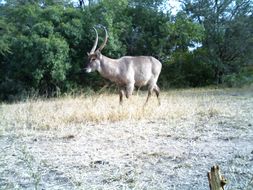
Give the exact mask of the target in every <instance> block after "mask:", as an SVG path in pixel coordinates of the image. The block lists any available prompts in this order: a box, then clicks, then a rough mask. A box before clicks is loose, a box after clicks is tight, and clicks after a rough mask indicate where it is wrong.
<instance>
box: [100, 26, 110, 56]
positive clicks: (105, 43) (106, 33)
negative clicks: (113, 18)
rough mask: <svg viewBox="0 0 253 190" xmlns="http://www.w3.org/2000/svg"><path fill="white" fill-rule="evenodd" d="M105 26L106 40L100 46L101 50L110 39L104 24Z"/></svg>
mask: <svg viewBox="0 0 253 190" xmlns="http://www.w3.org/2000/svg"><path fill="white" fill-rule="evenodd" d="M103 28H104V31H105V40H104V42H103V44H102V45H101V46H100V47H99V48H98V50H99V51H102V49H104V47H105V45H106V42H107V40H108V33H107V30H106V28H105V27H104V26H103Z"/></svg>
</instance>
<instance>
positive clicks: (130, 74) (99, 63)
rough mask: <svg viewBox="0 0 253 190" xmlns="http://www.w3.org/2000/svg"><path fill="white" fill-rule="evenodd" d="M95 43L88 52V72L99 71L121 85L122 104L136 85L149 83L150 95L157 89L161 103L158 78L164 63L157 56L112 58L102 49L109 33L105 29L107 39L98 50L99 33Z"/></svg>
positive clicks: (140, 85)
mask: <svg viewBox="0 0 253 190" xmlns="http://www.w3.org/2000/svg"><path fill="white" fill-rule="evenodd" d="M93 29H94V30H95V33H96V40H95V42H94V45H93V47H92V49H91V51H90V53H88V59H89V63H88V65H87V67H86V68H85V70H86V72H87V73H90V72H92V71H98V72H99V73H100V74H101V75H102V76H103V77H104V78H107V79H109V80H111V81H112V82H115V83H116V84H117V85H118V87H119V99H120V104H122V102H123V96H124V95H125V96H126V98H128V97H129V96H130V95H132V93H133V90H134V87H135V86H136V87H142V86H145V85H148V97H147V99H146V103H147V102H148V100H149V97H150V96H151V94H152V91H155V93H156V96H157V99H158V103H159V105H160V99H159V92H160V89H159V87H158V86H157V84H156V83H157V80H158V77H159V75H160V72H161V69H162V64H161V62H160V61H158V60H157V59H156V58H154V57H151V56H124V57H121V58H119V59H111V58H109V57H106V56H104V55H102V54H101V51H102V50H103V48H104V47H105V45H106V42H107V40H108V33H107V30H106V28H105V27H104V30H105V39H104V42H103V44H102V45H101V46H100V47H99V48H98V49H97V50H96V48H97V44H98V33H97V30H96V29H95V28H93ZM146 103H145V104H146Z"/></svg>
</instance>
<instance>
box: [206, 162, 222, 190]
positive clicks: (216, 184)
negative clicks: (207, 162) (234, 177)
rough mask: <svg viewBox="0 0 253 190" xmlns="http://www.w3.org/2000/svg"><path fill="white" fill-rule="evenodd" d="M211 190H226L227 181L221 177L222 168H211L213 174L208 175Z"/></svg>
mask: <svg viewBox="0 0 253 190" xmlns="http://www.w3.org/2000/svg"><path fill="white" fill-rule="evenodd" d="M207 176H208V181H209V187H210V190H224V186H225V185H226V184H227V180H226V179H225V178H224V176H221V175H220V168H219V166H218V165H216V166H213V167H212V168H211V172H208V173H207Z"/></svg>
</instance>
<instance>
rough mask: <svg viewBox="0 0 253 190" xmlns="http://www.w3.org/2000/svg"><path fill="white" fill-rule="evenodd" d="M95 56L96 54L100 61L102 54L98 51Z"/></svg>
mask: <svg viewBox="0 0 253 190" xmlns="http://www.w3.org/2000/svg"><path fill="white" fill-rule="evenodd" d="M95 54H96V56H97V58H99V59H100V58H101V53H100V51H98V50H97V51H96V52H95Z"/></svg>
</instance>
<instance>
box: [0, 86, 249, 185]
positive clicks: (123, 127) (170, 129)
mask: <svg viewBox="0 0 253 190" xmlns="http://www.w3.org/2000/svg"><path fill="white" fill-rule="evenodd" d="M144 96H146V95H143V94H140V95H139V96H133V97H132V99H131V100H128V101H126V102H125V104H124V105H123V106H122V107H119V106H118V97H117V95H107V94H103V95H96V96H92V97H91V96H84V97H75V98H74V97H66V98H61V99H54V100H44V101H43V100H29V101H27V102H23V103H16V104H11V105H8V104H2V105H1V106H0V126H1V129H0V189H199V190H202V189H203V190H204V189H208V188H209V187H208V180H207V172H208V171H209V170H210V168H211V166H213V165H214V164H218V165H220V167H221V170H222V173H223V174H224V175H225V177H226V178H227V179H228V180H229V184H228V185H227V186H226V187H227V189H249V190H250V189H252V188H253V119H252V116H253V94H252V91H251V90H250V89H239V90H236V89H232V90H224V89H223V90H219V89H198V90H192V89H191V90H177V91H171V92H168V93H163V94H162V105H161V106H160V107H158V106H157V102H156V99H155V98H153V99H152V100H151V101H150V103H149V104H148V105H147V106H146V107H144V108H143V107H142V105H143V103H144V102H145V97H144Z"/></svg>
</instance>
